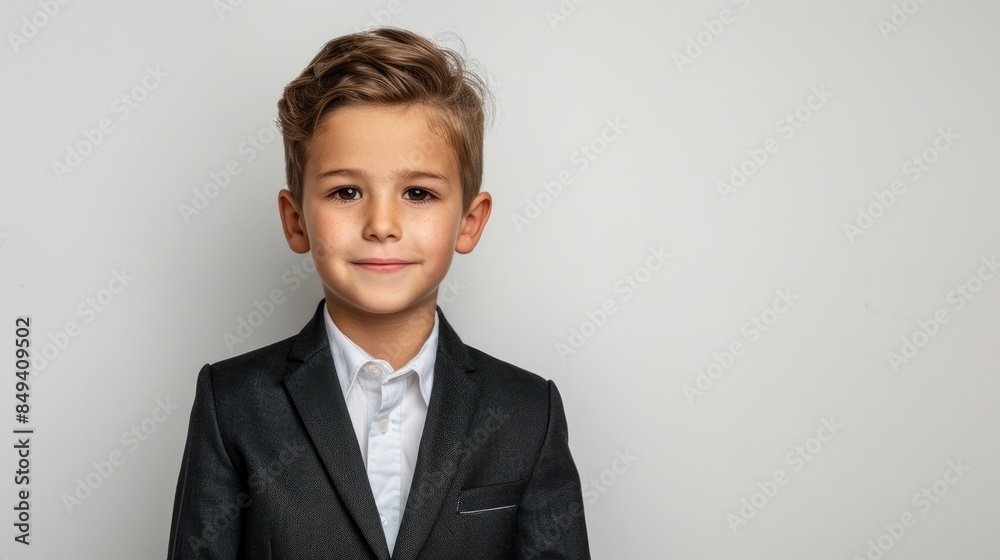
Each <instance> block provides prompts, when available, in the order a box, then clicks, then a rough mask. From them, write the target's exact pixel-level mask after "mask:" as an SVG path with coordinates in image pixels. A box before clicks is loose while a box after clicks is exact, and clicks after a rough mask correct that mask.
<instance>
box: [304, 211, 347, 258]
mask: <svg viewBox="0 0 1000 560" xmlns="http://www.w3.org/2000/svg"><path fill="white" fill-rule="evenodd" d="M348 235H349V232H348V228H346V227H344V222H342V221H341V222H339V223H338V221H336V220H318V221H317V222H314V223H313V224H312V228H311V229H310V230H309V238H310V239H309V243H310V246H311V248H312V252H313V259H315V260H316V261H317V262H322V261H325V260H327V259H329V258H330V257H331V256H333V255H338V254H343V253H344V244H345V242H346V240H347V238H348Z"/></svg>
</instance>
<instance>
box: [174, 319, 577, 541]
mask: <svg viewBox="0 0 1000 560" xmlns="http://www.w3.org/2000/svg"><path fill="white" fill-rule="evenodd" d="M324 304H325V302H324V301H320V304H319V306H318V307H317V308H316V312H315V314H314V315H313V318H312V320H311V321H310V322H309V324H307V325H306V326H305V327H304V328H303V329H302V331H301V332H299V334H297V335H295V336H292V337H290V338H287V339H285V340H282V341H280V342H276V343H274V344H271V345H269V346H265V347H263V348H260V349H257V350H254V351H252V352H248V353H246V354H242V355H239V356H235V357H233V358H229V359H226V360H223V361H221V362H218V363H216V364H212V365H207V364H206V365H205V366H204V367H203V368H202V369H201V372H200V373H199V374H198V381H197V389H196V392H195V398H194V404H193V405H192V410H191V418H190V424H189V427H188V434H187V442H186V444H185V446H184V456H183V459H182V462H181V469H180V476H179V477H178V481H177V492H176V496H175V499H174V508H173V519H172V522H171V526H170V542H169V545H168V552H167V557H168V559H169V560H181V559H184V560H189V559H195V558H199V559H201V558H204V559H209V558H210V559H213V560H235V559H237V558H240V559H254V560H257V559H260V560H263V559H275V560H277V559H289V560H290V559H296V560H323V559H335V558H336V559H351V560H355V559H359V560H360V559H365V560H367V559H372V560H374V559H378V560H388V559H389V557H390V555H389V550H388V546H387V544H386V539H385V533H384V532H383V529H382V525H381V522H380V518H379V513H378V508H377V507H376V505H375V498H374V497H373V495H372V491H371V487H370V485H369V482H368V475H367V473H366V470H365V466H364V462H363V460H362V457H361V450H360V447H359V445H358V440H357V437H356V436H355V434H354V429H353V427H352V424H351V420H350V416H349V415H348V412H347V405H346V403H345V400H344V395H343V390H342V389H341V388H340V385H339V383H338V381H337V373H336V371H335V369H334V365H333V358H332V356H331V354H330V347H329V342H328V339H327V334H326V326H325V324H324V321H323V311H322V309H323V305H324ZM436 312H437V313H438V318H439V324H438V329H439V330H438V348H437V358H436V363H435V367H434V382H433V388H432V390H431V399H430V403H429V404H428V410H427V417H426V420H425V424H424V429H423V434H422V436H421V439H420V447H419V451H418V455H417V461H416V465H415V473H414V477H413V483H412V485H411V491H410V494H409V497H408V498H407V501H406V508H405V511H404V512H403V517H402V523H401V525H400V530H399V535H398V537H397V540H396V544H395V549H394V550H393V552H392V558H393V560H416V559H421V560H423V559H428V560H429V559H434V560H437V559H448V558H462V559H476V558H482V559H501V558H524V559H528V558H538V559H550V558H552V559H554V558H565V559H589V558H590V552H589V544H588V540H587V529H586V523H585V520H584V511H583V497H582V488H581V484H580V477H579V474H578V473H577V469H576V466H575V464H574V462H573V458H572V456H571V455H570V450H569V447H568V436H567V427H566V418H565V414H564V412H563V406H562V401H561V399H560V396H559V392H558V391H557V390H556V386H555V384H554V383H553V382H552V381H546V380H545V379H543V378H542V377H540V376H538V375H536V374H533V373H530V372H528V371H525V370H523V369H521V368H518V367H516V366H514V365H511V364H508V363H506V362H503V361H501V360H498V359H496V358H494V357H492V356H490V355H488V354H486V353H484V352H481V351H479V350H477V349H475V348H472V347H470V346H466V345H465V344H464V343H463V342H462V340H461V339H460V338H459V337H458V335H457V334H456V333H455V331H454V330H453V329H452V327H451V325H449V324H448V321H446V320H445V317H444V314H443V312H442V311H441V308H440V307H437V309H436Z"/></svg>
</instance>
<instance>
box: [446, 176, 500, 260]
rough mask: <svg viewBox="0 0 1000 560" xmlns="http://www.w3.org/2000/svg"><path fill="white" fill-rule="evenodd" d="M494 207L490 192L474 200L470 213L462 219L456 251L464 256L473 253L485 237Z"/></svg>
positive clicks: (483, 193)
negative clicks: (484, 232)
mask: <svg viewBox="0 0 1000 560" xmlns="http://www.w3.org/2000/svg"><path fill="white" fill-rule="evenodd" d="M492 207H493V197H492V196H490V193H488V192H481V193H479V194H477V195H476V197H475V198H473V199H472V203H471V204H469V211H468V212H466V213H465V216H464V217H463V218H462V223H461V225H460V226H459V229H458V240H457V241H455V251H456V252H458V253H461V254H463V255H465V254H467V253H471V252H472V250H473V249H475V248H476V245H477V244H478V243H479V238H480V237H482V235H483V230H484V229H485V228H486V222H487V221H489V219H490V210H491V209H492Z"/></svg>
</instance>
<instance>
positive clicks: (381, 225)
mask: <svg viewBox="0 0 1000 560" xmlns="http://www.w3.org/2000/svg"><path fill="white" fill-rule="evenodd" d="M398 211H399V208H398V204H396V200H395V199H393V197H392V195H391V194H389V193H388V192H386V191H382V192H376V193H375V194H373V195H371V196H369V198H368V204H366V205H365V217H364V220H365V225H364V231H363V235H364V237H365V239H370V240H373V241H385V240H386V239H389V238H395V239H399V237H400V235H401V230H400V227H399V213H398Z"/></svg>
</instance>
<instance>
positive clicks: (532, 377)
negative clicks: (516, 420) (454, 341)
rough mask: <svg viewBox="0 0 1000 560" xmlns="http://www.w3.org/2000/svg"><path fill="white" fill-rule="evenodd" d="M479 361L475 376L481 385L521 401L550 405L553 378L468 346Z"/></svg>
mask: <svg viewBox="0 0 1000 560" xmlns="http://www.w3.org/2000/svg"><path fill="white" fill-rule="evenodd" d="M466 348H467V349H468V351H469V356H470V357H472V359H473V360H474V361H475V362H476V371H475V373H473V374H472V377H473V379H475V381H476V382H477V383H478V384H479V386H480V389H481V390H484V391H486V392H488V393H494V394H495V395H497V396H503V397H504V398H507V399H512V400H514V401H515V402H518V403H519V404H523V405H527V404H531V403H537V404H538V405H543V406H546V407H547V406H548V401H549V390H550V388H549V385H550V384H551V382H550V381H549V380H547V379H546V378H544V377H542V376H541V375H539V374H537V373H534V372H531V371H528V370H526V369H524V368H522V367H519V366H516V365H514V364H512V363H510V362H506V361H504V360H501V359H499V358H497V357H494V356H492V355H490V354H487V353H486V352H483V351H482V350H479V349H478V348H475V347H472V346H466Z"/></svg>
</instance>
